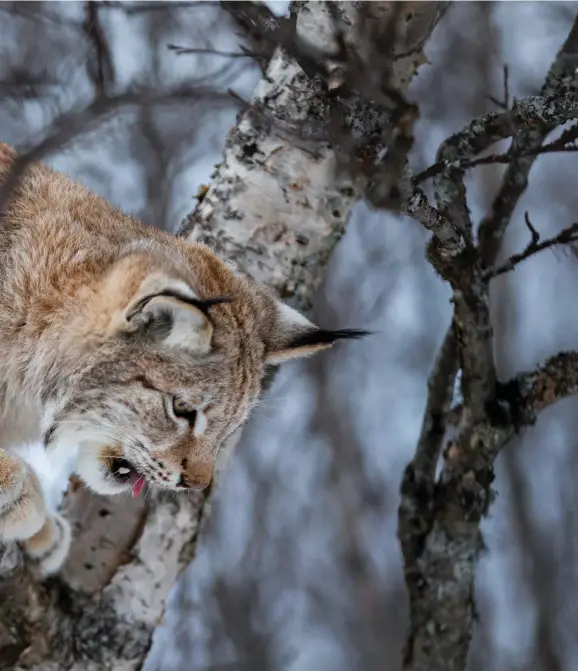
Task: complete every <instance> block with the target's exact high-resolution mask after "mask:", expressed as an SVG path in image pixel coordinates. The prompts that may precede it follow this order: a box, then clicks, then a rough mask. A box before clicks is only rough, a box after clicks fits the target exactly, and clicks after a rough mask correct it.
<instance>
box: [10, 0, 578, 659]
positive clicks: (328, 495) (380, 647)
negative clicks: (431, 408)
mask: <svg viewBox="0 0 578 671" xmlns="http://www.w3.org/2000/svg"><path fill="white" fill-rule="evenodd" d="M99 4H100V5H102V7H101V9H100V10H99V13H98V14H99V25H100V29H101V30H102V31H104V33H105V34H106V39H107V42H108V44H109V45H110V53H109V54H108V56H109V58H108V61H107V62H108V70H109V71H108V73H105V77H104V78H105V79H106V81H107V85H108V86H109V87H110V90H111V91H121V90H122V91H124V90H131V87H132V88H134V87H143V86H144V87H147V90H151V91H157V92H158V95H157V96H156V98H155V97H154V96H153V100H152V102H151V103H150V104H146V105H134V104H131V105H128V104H127V105H118V106H115V107H114V108H112V109H110V110H106V113H102V114H100V113H99V114H96V115H94V114H93V115H92V116H91V117H90V122H89V123H85V124H83V125H82V128H81V132H79V133H74V134H71V135H72V137H68V138H67V142H66V143H65V144H62V143H60V142H58V143H55V147H54V151H52V152H51V153H50V155H49V156H48V157H47V159H46V160H47V161H48V162H49V163H51V164H52V165H53V166H55V167H56V168H58V169H61V170H64V171H66V172H67V173H69V174H71V175H72V176H74V178H76V179H78V180H79V181H81V182H83V183H85V184H87V185H88V186H90V187H91V188H93V189H94V190H96V191H97V192H99V193H100V194H101V195H103V196H104V197H106V198H107V199H109V200H110V201H112V202H113V203H114V204H115V205H117V206H119V207H121V208H122V209H123V210H125V211H126V212H129V213H131V214H135V215H136V216H139V217H141V218H142V219H143V220H144V221H145V222H146V223H148V224H150V225H152V226H159V227H163V228H167V229H169V230H175V229H176V228H177V227H178V225H179V224H180V222H181V220H182V218H183V217H184V216H185V215H186V214H187V213H188V212H190V211H191V210H192V209H193V207H194V205H195V194H197V193H198V191H199V188H200V187H201V185H202V184H205V183H208V182H209V181H210V175H211V172H212V170H213V166H214V164H216V163H218V162H219V159H220V156H221V152H222V148H223V145H224V139H225V135H226V133H227V130H228V129H229V128H230V126H231V125H233V124H234V123H235V115H236V113H237V104H236V100H235V98H234V97H231V96H230V95H228V94H227V90H228V89H229V88H232V89H233V90H234V92H235V93H236V94H237V95H238V96H239V97H240V98H242V99H248V98H250V96H251V93H252V90H253V88H254V86H255V84H256V82H257V81H258V79H259V77H260V75H261V70H260V65H261V64H259V63H255V62H254V61H253V60H251V59H248V58H241V57H238V53H239V49H238V44H239V37H238V35H237V34H236V33H237V31H238V30H239V28H238V26H235V25H234V23H233V22H232V20H231V18H230V15H229V14H228V13H227V12H226V11H224V10H222V9H221V7H220V6H219V4H218V3H213V2H200V3H196V2H191V3H182V2H176V1H175V2H169V3H124V2H118V3H115V2H108V3H99ZM268 4H269V5H270V6H271V8H272V9H273V10H274V11H275V12H276V13H278V14H283V13H284V12H286V11H287V3H282V2H271V3H268ZM85 11H86V8H85V5H84V4H83V3H79V2H67V3H61V2H58V3H56V2H44V3H35V2H34V3H9V2H4V3H0V55H1V57H0V140H2V141H5V142H8V143H10V144H13V145H16V146H18V147H19V148H27V147H32V146H35V145H37V144H38V142H41V141H43V140H45V139H46V138H50V137H54V134H55V133H56V134H57V133H58V132H61V131H62V126H63V123H62V118H61V115H63V114H64V115H65V117H64V118H65V119H67V120H70V119H71V118H72V117H71V116H70V115H71V114H72V115H76V116H74V117H73V118H74V119H77V118H78V115H79V114H81V112H79V110H82V109H83V107H84V106H86V105H89V104H90V100H91V99H92V96H93V94H94V88H95V86H96V84H95V81H97V80H98V78H97V77H95V76H94V74H95V73H94V70H91V68H94V61H91V59H90V57H89V51H88V41H87V39H85V33H84V32H83V31H84V28H83V26H84V22H85V18H86V16H85ZM577 12H578V3H575V2H572V3H558V2H547V3H546V2H496V3H486V2H484V3H481V2H463V3H455V5H454V6H453V7H452V8H451V11H450V12H449V13H448V15H447V16H446V17H445V19H444V20H443V21H442V22H441V23H440V25H439V26H438V27H437V28H436V30H435V33H434V37H433V39H432V40H431V42H430V44H429V47H428V49H427V53H428V56H429V58H430V61H431V64H430V65H426V66H424V67H422V68H421V70H420V72H419V76H418V77H417V78H416V79H415V80H414V82H413V84H412V87H411V89H410V97H411V98H412V99H414V100H415V101H416V102H418V104H419V107H420V110H421V119H420V121H419V124H418V130H417V141H416V145H415V149H414V152H413V155H412V162H413V163H414V166H415V168H416V169H422V168H425V167H427V166H428V165H429V164H430V163H431V162H433V160H434V156H435V151H436V149H437V147H438V146H439V144H440V143H441V142H442V140H443V139H444V138H445V137H447V136H448V135H449V134H451V133H452V132H454V131H455V130H458V129H459V128H460V127H462V126H463V125H464V124H466V123H467V122H468V121H469V120H470V119H471V118H472V117H473V116H476V115H479V114H482V113H484V112H487V111H492V110H495V109H496V106H495V103H494V102H492V100H491V97H492V96H493V97H494V98H498V99H500V98H502V97H503V93H502V92H503V66H504V64H507V65H508V67H509V86H510V93H511V95H512V96H516V97H521V96H525V95H532V94H535V93H538V91H539V89H540V87H541V84H542V82H543V80H544V76H545V74H546V72H547V69H548V67H549V65H550V63H551V61H552V59H553V58H554V56H555V53H556V51H557V49H558V48H559V46H560V45H561V44H562V42H563V41H564V39H565V37H566V35H567V33H568V31H569V29H570V26H571V24H572V21H573V20H574V17H575V15H576V13H577ZM169 45H177V46H180V47H187V48H193V49H196V50H199V51H201V52H202V53H186V54H181V53H180V52H179V50H176V49H174V48H170V46H169ZM214 50H219V51H220V52H221V53H219V54H215V53H209V52H211V51H214ZM205 52H206V53H205ZM228 52H234V53H235V54H237V55H235V56H227V55H226V53H228ZM101 80H102V77H101ZM182 86H186V87H187V91H188V94H187V95H180V96H179V95H172V94H171V92H173V93H174V91H175V90H177V89H179V87H182ZM164 92H167V95H166V96H165V95H164ZM153 103H154V104H153ZM92 112H94V110H91V113H92ZM59 119H60V121H59ZM67 123H68V122H65V123H64V126H65V127H66V125H67ZM577 161H578V158H577V157H576V155H575V154H572V153H569V154H547V155H544V156H541V157H540V158H539V159H538V161H537V164H536V166H535V167H534V169H533V171H532V173H531V177H530V186H529V189H528V191H527V192H526V194H525V195H524V197H523V198H522V199H521V201H520V203H519V206H518V208H517V210H516V212H515V214H514V217H513V219H512V222H511V225H510V227H509V229H508V233H507V236H506V240H505V247H504V249H503V250H502V257H504V256H507V255H509V254H511V253H513V252H515V251H519V250H521V249H522V248H523V247H524V246H525V245H526V244H527V242H528V232H527V229H526V227H525V226H524V212H525V211H526V210H527V211H528V212H529V215H530V217H531V220H532V222H533V224H534V226H535V227H536V228H537V229H538V231H539V232H540V234H541V235H542V237H543V238H545V237H549V236H551V235H552V234H554V233H555V232H556V231H558V230H560V229H562V228H564V227H566V226H567V225H568V224H570V223H572V222H574V221H577V220H578V189H577V188H576V176H577V174H578V170H577V168H578V162H577ZM502 170H503V167H501V166H496V165H493V166H484V167H481V168H477V169H476V170H475V171H474V172H472V173H471V174H470V178H469V180H468V189H469V205H470V208H471V210H472V213H473V217H474V220H475V221H476V222H477V221H479V220H480V219H481V218H482V217H483V215H484V214H485V213H486V212H487V211H488V208H489V205H490V203H491V200H492V196H493V194H494V193H495V191H496V189H497V187H498V185H499V180H500V176H501V173H502ZM427 238H428V236H427V234H426V232H425V231H424V230H423V229H422V227H421V226H420V225H419V224H418V223H416V222H414V221H411V220H409V219H405V218H402V217H397V216H394V215H388V214H384V213H383V212H380V213H376V212H372V211H370V210H369V209H368V207H366V206H365V205H364V204H360V205H359V206H358V207H356V209H355V211H354V213H353V216H352V218H351V221H350V224H349V227H348V231H347V234H346V235H345V237H344V239H343V240H342V242H341V244H340V246H339V248H338V249H337V251H336V253H335V254H334V256H333V259H332V262H331V265H330V269H329V272H328V274H327V276H326V279H325V282H324V284H323V287H322V289H321V291H320V292H319V294H318V296H317V298H316V306H315V312H316V314H315V318H316V320H317V322H318V323H320V324H321V325H323V326H327V327H361V328H366V329H370V330H372V331H375V332H376V334H375V335H373V336H372V337H371V338H367V339H365V340H363V341H360V342H353V343H349V344H347V345H346V344H343V345H341V346H338V347H336V348H335V350H334V351H332V352H329V353H326V354H324V355H321V356H319V357H317V358H316V359H314V360H312V361H310V362H299V363H292V364H287V365H286V366H285V367H284V368H283V369H282V372H281V373H280V374H279V375H278V376H277V378H276V380H275V383H274V385H273V388H272V390H271V391H270V393H269V394H268V395H267V396H266V397H265V399H264V400H263V402H262V404H261V406H260V407H259V408H258V410H257V411H256V412H255V414H254V416H253V418H252V420H251V422H250V424H249V425H248V426H247V429H246V431H245V433H244V436H243V439H242V443H241V444H240V445H239V447H238V449H237V451H236V453H235V454H234V456H233V458H232V460H231V462H230V464H229V468H228V471H227V473H226V474H225V476H224V478H223V481H222V483H221V487H220V489H219V490H218V491H217V493H216V496H215V499H214V513H213V516H212V520H211V523H210V526H209V528H208V533H207V536H206V539H205V543H204V545H203V546H202V547H201V549H200V552H199V556H198V558H197V560H196V561H195V563H194V564H193V565H192V566H191V567H190V568H189V569H188V570H187V571H186V572H185V574H184V575H183V576H182V579H181V580H180V582H179V583H178V584H177V585H176V586H175V588H174V590H173V593H172V595H171V598H170V602H169V606H168V611H167V616H166V618H165V621H164V623H163V626H162V627H161V628H159V629H158V630H157V633H156V636H155V641H154V644H153V648H152V651H151V653H150V655H149V658H148V660H147V663H146V665H145V669H146V671H176V670H179V671H182V670H184V669H187V671H197V670H198V671H201V670H203V671H209V670H211V671H213V670H214V671H217V670H219V671H221V670H223V671H224V670H225V669H226V670H238V671H244V670H246V669H247V670H249V669H250V670H252V671H261V670H263V671H267V670H279V671H350V670H352V669H363V670H364V671H372V670H374V669H375V670H376V671H377V670H378V669H379V670H380V671H383V669H384V668H385V669H388V671H395V669H398V668H400V664H401V649H402V645H403V642H404V634H405V626H406V620H405V614H406V611H407V603H406V596H405V589H404V584H403V575H402V568H401V559H400V551H399V547H398V543H397V536H396V524H397V506H398V499H399V495H398V489H399V483H400V478H401V474H402V471H403V468H404V466H405V465H406V463H407V462H408V460H409V459H410V457H411V455H412V452H413V450H414V447H415V444H416V441H417V437H418V435H419V430H420V425H421V419H422V412H423V409H424V404H425V398H426V380H427V375H428V373H429V371H430V369H431V366H432V363H433V359H434V357H435V354H436V352H437V349H438V347H439V345H440V344H441V341H442V338H443V335H444V333H445V330H446V329H447V327H448V325H449V323H450V315H451V306H450V304H449V291H448V289H447V287H446V286H444V284H443V283H442V281H441V280H440V279H439V278H438V277H437V276H436V275H435V274H434V272H433V270H432V268H431V267H430V266H429V265H428V264H427V262H426V260H425V258H424V249H425V244H426V241H427ZM577 287H578V261H577V260H576V257H575V255H573V254H572V253H571V252H570V251H569V250H557V251H546V252H544V253H542V254H540V255H537V256H535V257H532V258H531V259H530V260H528V261H526V262H524V263H522V264H521V265H520V266H518V267H517V268H516V270H515V272H513V273H511V274H509V275H502V276H501V277H499V278H497V279H496V280H494V283H493V286H492V309H493V315H494V328H495V332H496V352H497V354H496V356H497V363H498V367H499V374H500V376H501V378H503V379H507V378H508V377H509V376H511V375H513V374H515V373H516V372H519V371H521V370H530V369H532V368H533V367H534V366H536V364H538V363H539V362H541V361H543V360H544V359H545V358H546V357H547V356H549V355H550V354H553V353H555V352H556V351H558V350H561V349H576V348H577V343H578V302H577V300H576V295H577ZM576 480H578V400H577V399H568V400H566V401H565V402H563V403H560V404H559V405H557V406H556V407H554V408H550V409H549V410H548V411H547V412H545V413H544V414H543V415H542V416H541V417H540V419H539V421H538V423H537V425H536V426H535V427H532V428H531V429H527V430H525V431H524V433H523V434H522V435H521V436H520V437H519V438H518V439H517V440H516V441H514V442H512V443H511V444H510V445H509V446H508V448H507V450H505V451H504V453H503V454H502V455H501V456H500V457H499V459H498V463H497V481H496V483H495V486H496V489H497V491H498V497H497V501H496V503H495V504H494V506H493V507H492V509H491V513H490V517H489V518H488V519H486V520H485V521H484V523H483V532H484V537H485V542H486V546H487V549H486V551H485V552H484V554H483V557H482V559H481V561H480V564H479V567H478V574H477V585H476V590H477V599H478V610H479V619H478V623H477V628H476V631H475V639H474V645H473V648H472V652H471V656H470V667H471V669H476V670H477V669H480V670H481V669H484V670H485V671H490V670H491V671H502V670H504V671H506V670H507V671H518V670H520V671H521V670H525V669H528V670H529V669H532V670H533V671H542V670H543V671H558V670H562V669H564V670H568V671H570V670H573V669H578V644H577V641H578V612H576V611H577V609H578V606H577V605H576V604H575V603H574V602H575V601H576V599H575V596H574V593H575V592H577V591H578V547H577V544H576V541H575V537H576V539H578V519H577V511H578V487H577V486H576V484H575V483H576Z"/></svg>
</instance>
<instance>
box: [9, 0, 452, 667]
mask: <svg viewBox="0 0 578 671" xmlns="http://www.w3.org/2000/svg"><path fill="white" fill-rule="evenodd" d="M370 4H371V6H372V8H373V9H372V11H375V12H377V15H378V16H381V18H382V20H385V19H387V18H388V17H389V19H392V17H393V19H394V20H395V21H402V22H403V26H402V28H403V30H399V31H398V30H396V31H395V32H394V34H396V35H398V37H399V39H400V40H401V50H402V51H403V52H404V53H406V52H407V54H408V55H407V56H405V57H403V58H398V59H397V60H392V72H393V75H392V82H394V83H396V84H397V85H398V86H399V87H400V88H401V89H402V90H403V89H404V88H405V87H406V85H407V83H408V82H409V80H410V79H411V77H412V76H413V75H414V74H415V71H416V67H417V66H418V65H419V64H421V63H422V62H424V60H425V57H424V54H423V50H422V47H423V44H424V42H425V41H426V38H427V36H429V34H430V32H431V29H432V26H433V25H434V24H435V22H436V21H437V19H438V18H439V17H438V6H437V5H438V3H429V2H424V3H419V2H418V3H411V12H408V13H407V14H405V13H403V12H399V11H395V10H394V7H395V5H397V4H398V3H387V2H384V3H370ZM366 7H367V6H366ZM362 8H363V4H362V3H347V4H344V5H340V6H339V10H338V11H339V12H341V13H342V23H343V24H344V25H345V26H347V30H345V31H344V32H345V34H346V38H347V40H349V41H350V42H351V43H352V44H356V43H357V42H358V41H359V39H360V36H359V35H358V34H357V32H356V26H357V19H358V16H357V15H358V12H360V11H362ZM292 12H293V15H294V17H295V19H296V23H295V25H296V34H297V37H298V38H299V39H300V44H301V45H307V44H309V45H311V44H314V45H315V48H316V50H321V52H323V51H324V50H325V51H329V50H330V46H331V45H330V44H329V43H330V42H331V39H332V38H331V33H330V31H329V29H328V27H329V25H330V22H329V18H330V13H329V12H330V9H329V8H328V6H327V5H326V4H325V3H317V2H312V3H295V4H294V6H293V7H292ZM311 38H312V39H311ZM362 39H363V36H361V40H362ZM398 46H399V45H398ZM329 60H330V59H329ZM326 95H327V94H326V88H324V87H323V84H322V82H321V81H320V80H317V79H316V78H314V79H312V78H310V77H309V76H308V75H306V74H305V72H304V71H303V70H302V69H301V68H300V67H299V65H297V62H296V61H295V60H294V59H293V58H292V57H290V56H289V55H288V52H287V51H285V50H283V49H277V50H276V51H275V53H274V55H273V58H272V60H271V63H270V65H269V67H268V69H267V72H266V75H265V77H264V78H263V79H262V80H261V82H260V84H259V86H258V87H257V90H256V92H255V96H254V99H253V101H252V105H251V107H250V109H248V110H247V111H246V112H244V113H243V114H242V115H241V117H240V119H239V121H238V123H237V125H236V126H235V127H234V128H233V129H232V130H231V131H230V133H229V136H228V138H227V142H226V149H225V155H224V159H223V162H222V164H221V165H220V167H219V169H218V170H217V173H216V175H215V176H214V181H213V183H212V185H211V187H210V189H209V191H208V193H207V194H206V196H205V198H204V200H203V201H202V202H201V203H200V205H199V207H198V208H197V209H196V211H195V212H194V213H193V214H192V215H191V216H190V217H189V218H188V220H187V221H186V222H185V223H184V226H183V234H186V235H189V236H190V237H191V239H195V240H198V239H203V240H205V241H208V242H209V243H210V244H212V245H213V246H214V247H215V248H216V249H217V250H218V251H219V252H220V253H221V254H224V255H225V256H226V257H228V258H229V259H230V260H231V261H232V262H234V263H236V264H238V265H239V266H240V267H241V268H243V269H244V270H245V271H247V272H248V273H250V274H251V275H252V276H253V277H254V278H255V279H257V280H258V281H260V282H263V283H265V284H267V285H269V286H270V287H271V288H272V289H273V290H275V291H277V292H279V293H280V294H281V295H282V296H283V297H284V298H285V299H287V300H288V301H290V302H293V303H294V304H297V305H299V306H300V307H301V308H304V309H307V308H308V307H309V305H310V301H311V296H312V294H313V292H314V291H315V288H316V287H317V285H318V283H319V280H320V278H321V276H322V273H323V269H324V267H325V264H326V262H327V259H328V257H329V254H330V252H331V250H332V249H333V247H334V246H335V244H336V242H337V241H338V240H339V239H340V237H341V235H342V234H343V231H344V227H345V224H346V221H347V218H348V215H349V212H350V210H351V207H352V205H353V204H354V203H355V201H356V200H357V199H358V198H359V197H360V184H358V183H356V184H353V183H352V180H351V178H350V177H349V176H348V175H349V173H345V174H344V173H343V172H342V171H339V170H336V166H337V161H336V153H335V152H334V150H333V147H332V146H331V143H330V142H329V141H328V140H317V139H315V138H316V137H317V136H316V131H317V130H318V129H319V128H320V126H321V127H322V125H323V122H324V115H325V107H326V103H325V97H326ZM338 104H339V105H340V106H341V110H342V112H343V118H344V119H345V120H346V125H347V131H348V132H349V133H350V134H351V136H352V137H354V138H355V140H356V143H357V146H358V147H360V148H361V149H363V147H364V143H365V142H366V141H367V143H369V142H370V140H372V139H373V138H374V137H375V136H376V135H377V136H381V135H382V133H381V131H382V128H381V126H382V125H384V124H386V123H388V122H389V120H388V113H387V112H386V111H384V110H382V109H380V108H379V107H377V105H367V104H365V103H364V102H363V101H362V99H361V98H359V97H357V96H356V95H354V94H352V93H351V92H349V93H348V95H346V96H342V97H341V99H340V100H339V101H338ZM296 130H297V131H298V135H299V137H296V136H295V133H294V131H296ZM312 138H313V139H312ZM361 186H362V185H361ZM225 455H226V452H225ZM217 479H218V478H217ZM209 503H210V491H209V492H208V493H206V494H205V495H199V496H197V497H196V498H194V497H183V498H178V499H175V498H173V497H168V498H164V497H160V496H159V497H157V498H156V499H155V500H152V501H151V500H150V499H149V500H148V501H147V502H146V504H145V503H143V502H140V501H139V500H137V502H133V501H130V502H127V500H126V499H124V498H122V499H120V500H117V499H110V500H108V499H100V498H98V497H95V496H93V495H90V494H88V493H87V492H86V491H85V490H84V489H82V488H81V487H76V488H75V487H72V488H71V491H70V492H69V494H68V497H67V502H66V509H67V510H68V514H69V516H70V517H73V518H74V519H75V520H76V534H75V536H76V539H75V548H74V551H73V553H72V556H71V557H70V561H68V563H67V565H66V567H65V568H64V570H63V571H62V573H61V575H60V576H59V577H58V578H55V579H53V580H50V581H48V582H46V583H43V584H41V583H40V582H39V581H37V580H36V578H35V576H34V575H33V573H32V572H31V569H30V568H29V567H27V566H23V565H22V562H21V561H20V558H19V553H18V551H17V549H15V548H6V549H5V550H4V552H3V554H2V555H1V557H0V668H1V669H37V670H40V669H42V671H52V670H53V671H56V670H58V671H63V670H65V669H67V670H74V671H80V669H82V670H83V671H91V670H96V669H115V670H117V671H124V670H127V671H128V670H129V669H137V668H139V667H140V666H141V664H142V662H143V660H144V658H145V656H146V653H147V651H148V649H149V646H150V642H151V636H152V633H153V631H154V629H155V627H156V626H157V625H158V623H159V622H160V621H161V619H162V617H163V612H164V602H165V599H166V596H167V594H168V592H169V590H170V588H171V586H172V585H173V584H174V582H175V580H176V578H177V577H178V575H179V573H180V571H181V570H182V569H183V568H184V567H185V566H186V565H187V564H188V563H189V562H190V561H191V559H192V558H193V557H194V555H195V549H196V544H197V540H198V536H199V530H200V528H201V527H202V522H203V520H204V519H206V517H207V515H208V511H209Z"/></svg>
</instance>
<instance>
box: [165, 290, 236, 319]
mask: <svg viewBox="0 0 578 671" xmlns="http://www.w3.org/2000/svg"><path fill="white" fill-rule="evenodd" d="M155 296H168V297H170V298H176V299H177V300H179V301H181V302H183V303H187V304H188V305H192V306H193V307H195V308H197V309H198V310H200V311H201V312H202V313H203V314H204V315H206V316H207V317H208V316H209V308H212V307H213V305H219V303H232V302H233V297H232V296H215V298H205V299H202V298H191V297H190V296H184V295H183V294H182V293H180V292H179V291H173V290H170V289H167V290H165V291H160V292H159V293H157V294H155Z"/></svg>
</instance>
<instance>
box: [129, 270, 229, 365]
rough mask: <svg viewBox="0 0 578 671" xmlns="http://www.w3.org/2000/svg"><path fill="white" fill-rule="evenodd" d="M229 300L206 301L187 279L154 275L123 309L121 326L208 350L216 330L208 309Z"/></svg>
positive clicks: (156, 338) (168, 342)
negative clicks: (198, 295) (196, 293)
mask: <svg viewBox="0 0 578 671" xmlns="http://www.w3.org/2000/svg"><path fill="white" fill-rule="evenodd" d="M226 300H227V299H224V298H218V299H210V300H206V301H203V300H200V299H199V298H198V297H197V296H196V295H195V293H194V292H193V290H192V289H191V288H190V287H189V286H188V285H187V284H186V282H183V281H181V280H174V279H171V278H168V277H164V276H161V275H158V274H155V275H151V276H150V277H148V278H147V279H146V280H145V281H144V282H143V283H142V284H141V286H140V288H139V291H138V292H137V295H136V296H134V297H133V298H132V299H131V300H130V302H129V303H128V305H127V306H126V308H125V310H124V311H123V314H122V317H121V324H120V330H121V331H122V332H123V333H125V334H127V335H129V334H134V335H138V336H142V337H145V338H149V339H151V340H153V341H155V342H158V343H159V344H161V343H162V344H163V345H166V346H167V347H183V348H185V349H188V350H191V351H192V352H196V353H199V354H206V353H208V352H209V351H210V349H211V336H212V334H213V325H212V323H211V320H210V319H209V317H208V309H209V308H210V306H211V305H215V304H216V303H221V302H225V301H226Z"/></svg>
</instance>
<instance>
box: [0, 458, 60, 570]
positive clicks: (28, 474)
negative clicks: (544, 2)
mask: <svg viewBox="0 0 578 671" xmlns="http://www.w3.org/2000/svg"><path fill="white" fill-rule="evenodd" d="M9 541H22V545H23V548H24V550H25V552H26V554H27V555H29V556H30V558H31V559H32V560H33V561H34V562H35V563H36V564H37V565H38V568H39V570H40V572H41V573H42V574H43V575H47V574H49V573H54V572H55V571H57V570H58V569H59V568H60V566H61V565H62V563H63V561H64V559H65V558H66V555H67V554H68V549H69V547H70V527H69V525H68V522H67V521H66V520H65V519H64V518H62V517H61V516H60V515H56V514H48V513H47V511H46V506H45V503H44V497H43V496H42V489H41V487H40V483H39V482H38V479H37V477H36V476H35V475H34V473H33V472H32V470H31V469H30V468H29V467H28V466H27V465H26V464H25V463H24V462H23V461H22V460H20V459H19V458H18V457H14V456H12V455H10V454H8V453H7V452H6V451H4V450H0V542H9Z"/></svg>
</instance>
